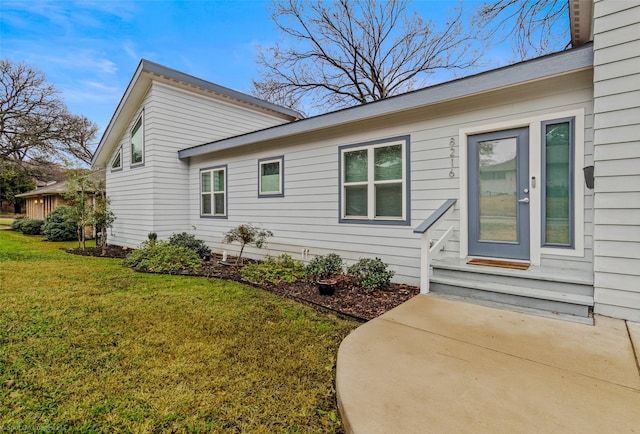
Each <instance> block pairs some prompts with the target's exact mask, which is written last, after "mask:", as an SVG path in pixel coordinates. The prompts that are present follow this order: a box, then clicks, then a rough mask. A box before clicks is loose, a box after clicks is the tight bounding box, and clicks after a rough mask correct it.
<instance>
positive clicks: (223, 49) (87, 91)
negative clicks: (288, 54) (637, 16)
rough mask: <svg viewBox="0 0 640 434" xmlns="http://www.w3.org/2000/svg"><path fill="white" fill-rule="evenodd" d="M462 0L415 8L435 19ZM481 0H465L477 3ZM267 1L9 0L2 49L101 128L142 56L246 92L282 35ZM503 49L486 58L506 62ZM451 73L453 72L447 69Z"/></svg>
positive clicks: (0, 19)
mask: <svg viewBox="0 0 640 434" xmlns="http://www.w3.org/2000/svg"><path fill="white" fill-rule="evenodd" d="M456 4H457V2H455V1H435V0H418V1H414V3H413V4H412V5H411V6H410V8H411V9H415V10H416V11H417V12H418V13H419V14H420V15H422V16H423V17H424V18H432V19H434V21H437V20H438V19H439V18H440V17H442V16H443V15H445V14H446V12H447V10H448V9H449V8H450V7H453V6H455V5H456ZM477 4H478V3H476V2H469V1H467V2H465V7H469V8H470V9H471V8H472V7H474V6H476V5H477ZM268 5H269V2H268V1H263V0H223V1H220V0H210V1H207V0H144V1H128V0H102V1H94V0H86V1H69V0H54V1H47V0H19V1H13V0H2V2H1V3H0V56H1V57H2V58H4V59H10V60H13V61H26V62H28V63H30V64H31V65H32V66H34V67H35V68H37V69H39V70H41V71H43V72H44V73H45V74H46V76H47V79H48V81H49V82H50V83H52V84H54V85H55V86H56V87H57V88H58V89H59V90H61V91H62V96H63V98H64V100H65V102H66V104H67V106H68V107H69V109H70V110H71V112H72V113H74V114H79V115H80V114H82V115H85V116H87V117H88V118H90V119H91V120H93V121H94V122H96V123H97V124H98V125H99V126H100V127H101V129H104V127H105V126H106V125H107V123H108V122H109V119H110V118H111V115H112V114H113V112H114V110H115V108H116V106H117V104H118V102H119V100H120V98H121V96H122V94H123V92H124V90H125V88H126V86H127V85H128V83H129V80H130V79H131V76H132V75H133V73H134V71H135V69H136V67H137V65H138V63H139V61H140V59H141V58H145V59H148V60H151V61H154V62H157V63H160V64H162V65H165V66H168V67H170V68H174V69H177V70H180V71H182V72H185V73H188V74H191V75H194V76H196V77H199V78H202V79H205V80H208V81H212V82H214V83H217V84H220V85H222V86H226V87H230V88H233V89H236V90H239V91H242V92H249V89H250V86H251V79H252V78H257V66H256V63H255V56H256V46H257V45H262V46H271V45H272V44H273V43H274V42H276V41H278V40H279V38H280V35H279V34H278V33H277V32H276V31H275V30H274V24H273V23H272V21H271V20H270V19H269V13H268V10H267V7H268ZM510 53H511V52H510V50H509V49H508V48H500V47H498V48H495V49H494V50H492V51H491V53H490V55H489V56H487V57H486V64H487V66H496V65H502V64H504V63H506V62H508V60H509V59H508V58H509V57H510ZM442 78H449V77H442Z"/></svg>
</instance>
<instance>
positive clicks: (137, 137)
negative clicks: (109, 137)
mask: <svg viewBox="0 0 640 434" xmlns="http://www.w3.org/2000/svg"><path fill="white" fill-rule="evenodd" d="M143 132H144V129H143V128H142V116H140V117H139V118H138V121H137V122H136V123H135V125H134V126H133V128H132V129H131V165H132V166H134V165H137V164H142V163H144V134H143Z"/></svg>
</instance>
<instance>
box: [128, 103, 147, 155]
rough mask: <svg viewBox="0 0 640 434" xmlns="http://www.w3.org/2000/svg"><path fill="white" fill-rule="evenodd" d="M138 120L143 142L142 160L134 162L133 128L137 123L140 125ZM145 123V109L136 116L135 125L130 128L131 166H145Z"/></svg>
mask: <svg viewBox="0 0 640 434" xmlns="http://www.w3.org/2000/svg"><path fill="white" fill-rule="evenodd" d="M138 122H139V123H140V138H141V144H142V160H141V161H139V162H137V163H134V162H133V140H132V139H133V130H134V129H135V128H136V125H138ZM144 124H145V119H144V110H143V111H142V112H141V113H140V115H139V116H138V117H136V121H135V122H134V123H133V126H132V127H131V129H130V130H129V159H130V163H131V164H130V167H139V166H144V163H145V143H144V142H145V137H144V136H145V134H144V130H145V128H144Z"/></svg>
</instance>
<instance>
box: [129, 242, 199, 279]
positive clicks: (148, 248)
mask: <svg viewBox="0 0 640 434" xmlns="http://www.w3.org/2000/svg"><path fill="white" fill-rule="evenodd" d="M122 265H124V266H125V267H133V268H137V269H140V270H145V271H156V272H165V273H166V272H168V273H171V272H176V271H181V270H188V269H192V268H197V267H199V266H200V265H201V263H200V258H199V257H198V254H197V253H196V252H194V251H193V250H190V249H187V248H185V247H178V246H174V245H172V244H169V243H165V242H162V241H158V242H155V243H154V242H144V243H142V246H141V247H140V248H139V249H137V250H134V251H133V252H131V253H130V254H129V255H128V256H127V257H126V258H125V259H124V261H122Z"/></svg>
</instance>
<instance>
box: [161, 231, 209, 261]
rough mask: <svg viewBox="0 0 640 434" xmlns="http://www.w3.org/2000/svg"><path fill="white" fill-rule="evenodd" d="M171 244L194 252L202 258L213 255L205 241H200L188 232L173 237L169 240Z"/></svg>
mask: <svg viewBox="0 0 640 434" xmlns="http://www.w3.org/2000/svg"><path fill="white" fill-rule="evenodd" d="M169 244H171V245H173V246H177V247H184V248H187V249H189V250H193V251H194V252H196V253H197V254H198V256H199V257H200V258H204V257H205V256H208V255H211V249H210V248H209V247H208V246H207V245H206V244H205V243H204V241H202V240H199V239H197V238H196V237H195V236H193V235H191V234H188V233H186V232H182V233H179V234H173V235H171V237H170V238H169Z"/></svg>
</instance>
